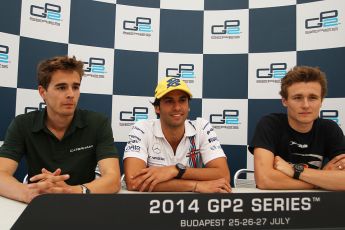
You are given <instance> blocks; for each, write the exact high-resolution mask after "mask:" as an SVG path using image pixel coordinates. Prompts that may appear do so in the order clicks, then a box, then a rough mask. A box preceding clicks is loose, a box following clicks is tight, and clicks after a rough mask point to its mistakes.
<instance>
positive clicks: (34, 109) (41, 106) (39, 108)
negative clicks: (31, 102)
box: [24, 102, 46, 113]
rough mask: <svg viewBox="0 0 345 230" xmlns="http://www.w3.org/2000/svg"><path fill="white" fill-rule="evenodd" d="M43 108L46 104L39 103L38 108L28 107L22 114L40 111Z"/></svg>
mask: <svg viewBox="0 0 345 230" xmlns="http://www.w3.org/2000/svg"><path fill="white" fill-rule="evenodd" d="M45 107H46V104H45V103H44V102H41V103H39V104H38V107H29V106H28V107H25V108H24V113H29V112H31V111H37V110H39V111H41V110H43V109H44V108H45Z"/></svg>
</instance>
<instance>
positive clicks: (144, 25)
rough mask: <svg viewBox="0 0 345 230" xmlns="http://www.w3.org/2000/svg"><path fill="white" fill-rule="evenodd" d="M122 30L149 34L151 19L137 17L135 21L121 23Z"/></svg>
mask: <svg viewBox="0 0 345 230" xmlns="http://www.w3.org/2000/svg"><path fill="white" fill-rule="evenodd" d="M123 29H124V30H130V31H138V32H144V33H151V32H152V26H151V18H144V17H137V18H136V19H135V21H129V20H125V21H123Z"/></svg>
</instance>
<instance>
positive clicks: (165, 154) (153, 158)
mask: <svg viewBox="0 0 345 230" xmlns="http://www.w3.org/2000/svg"><path fill="white" fill-rule="evenodd" d="M193 154H194V155H200V153H199V149H198V146H197V145H196V144H195V142H194V143H192V142H191V141H190V138H188V137H184V138H183V139H182V140H181V141H180V143H179V144H178V146H177V148H176V151H175V152H174V150H173V148H172V147H171V146H170V144H169V143H168V142H167V141H166V139H164V138H154V140H152V142H151V143H150V144H149V147H148V159H147V165H148V166H167V165H175V164H177V163H181V164H183V165H186V166H189V167H193V166H191V165H190V164H189V162H190V159H191V157H193Z"/></svg>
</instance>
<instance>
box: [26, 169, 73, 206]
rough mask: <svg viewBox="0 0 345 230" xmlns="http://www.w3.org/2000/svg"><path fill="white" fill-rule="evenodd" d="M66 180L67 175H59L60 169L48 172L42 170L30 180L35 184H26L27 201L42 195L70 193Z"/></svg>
mask: <svg viewBox="0 0 345 230" xmlns="http://www.w3.org/2000/svg"><path fill="white" fill-rule="evenodd" d="M68 179H69V175H68V174H64V175H61V169H57V170H55V171H54V172H50V171H48V170H46V169H44V168H43V169H42V173H41V174H37V175H35V176H33V177H31V178H30V181H31V182H36V183H32V184H28V186H27V187H28V199H30V197H31V199H33V198H34V197H35V196H37V195H39V194H44V193H71V192H72V189H71V188H70V186H69V185H68V184H66V182H65V181H66V180H68ZM30 194H32V195H30Z"/></svg>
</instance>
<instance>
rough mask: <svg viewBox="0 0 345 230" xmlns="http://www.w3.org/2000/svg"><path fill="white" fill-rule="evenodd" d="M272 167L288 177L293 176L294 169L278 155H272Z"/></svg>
mask: <svg viewBox="0 0 345 230" xmlns="http://www.w3.org/2000/svg"><path fill="white" fill-rule="evenodd" d="M273 167H274V168H275V169H276V170H279V171H280V172H282V173H284V174H285V175H287V176H289V177H293V174H294V170H293V168H292V165H291V164H289V163H288V162H286V161H285V160H283V158H281V157H280V156H275V157H274V165H273Z"/></svg>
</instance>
